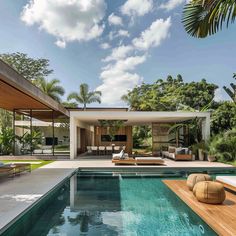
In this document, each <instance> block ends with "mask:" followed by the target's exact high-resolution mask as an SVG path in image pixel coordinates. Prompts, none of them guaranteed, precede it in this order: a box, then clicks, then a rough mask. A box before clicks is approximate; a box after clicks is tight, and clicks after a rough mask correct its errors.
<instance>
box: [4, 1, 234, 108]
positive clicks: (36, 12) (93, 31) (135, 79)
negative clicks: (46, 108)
mask: <svg viewBox="0 0 236 236" xmlns="http://www.w3.org/2000/svg"><path fill="white" fill-rule="evenodd" d="M185 3H186V0H17V1H15V0H0V53H13V52H22V53H27V54H28V55H29V56H30V57H34V58H47V59H49V60H50V67H51V68H52V69H53V70H54V73H53V75H51V76H50V78H57V79H60V81H61V84H62V85H63V87H64V88H65V90H66V94H65V97H64V99H66V96H67V95H68V94H69V93H70V92H73V91H78V90H79V85H80V84H81V83H87V84H88V85H89V87H90V88H91V90H99V91H101V92H102V104H101V106H124V105H125V104H124V102H122V101H121V99H120V98H121V96H122V95H123V94H125V93H127V90H130V89H132V88H133V87H135V86H136V85H139V84H141V83H142V82H145V83H153V82H155V81H156V80H157V79H160V78H162V79H165V78H166V77H167V76H168V75H172V76H173V77H175V76H176V75H177V74H181V75H182V77H183V79H184V81H185V82H191V81H200V80H201V79H203V78H205V79H206V80H207V81H208V82H212V83H215V84H217V85H218V86H219V89H218V90H217V92H216V98H215V99H216V100H222V99H228V96H227V94H226V93H225V92H224V90H223V89H222V87H223V86H224V85H229V84H230V83H231V82H233V79H232V75H233V73H234V72H236V68H235V55H236V43H235V38H236V30H235V25H230V27H229V28H228V29H224V30H223V31H221V32H219V33H217V34H215V35H213V36H210V37H208V38H205V39H196V38H193V37H191V36H189V35H188V34H187V33H186V32H185V30H184V28H183V25H182V23H181V16H182V9H183V6H184V4H185ZM50 78H49V79H50Z"/></svg>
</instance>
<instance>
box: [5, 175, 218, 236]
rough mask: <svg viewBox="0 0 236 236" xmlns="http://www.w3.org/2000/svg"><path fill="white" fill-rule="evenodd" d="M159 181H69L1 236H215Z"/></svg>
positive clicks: (84, 178) (94, 178)
mask: <svg viewBox="0 0 236 236" xmlns="http://www.w3.org/2000/svg"><path fill="white" fill-rule="evenodd" d="M161 180H162V179H161V178H156V177H151V178H150V177H149V178H144V177H134V176H133V177H125V176H122V178H121V176H111V175H101V174H100V175H99V174H93V175H91V174H90V175H84V174H80V175H79V176H78V177H77V176H73V177H72V178H71V179H70V181H67V182H66V183H65V184H64V185H63V186H62V187H61V188H60V189H58V190H57V192H55V193H54V194H53V195H52V196H50V197H49V198H48V199H47V200H45V201H44V202H43V203H41V206H39V207H37V209H35V208H34V209H33V210H32V211H31V212H30V213H28V214H26V216H25V217H24V218H23V219H22V220H21V222H18V224H16V225H15V226H14V227H13V229H12V230H11V231H8V232H7V234H5V235H7V236H10V235H14V236H17V235H20V236H21V235H26V236H38V235H39V236H44V235H49V236H52V235H58V236H59V235H60V236H64V235H66V236H74V235H86V236H90V235H92V236H97V235H98V236H100V235H101V236H104V235H109V236H110V235H111V236H113V235H135V236H136V235H141V236H149V235H158V236H159V235H186V236H188V235H199V236H200V235H207V236H208V235H209V236H210V235H216V234H215V233H214V232H213V231H212V230H211V229H210V228H209V227H208V226H207V225H206V224H205V223H204V222H203V221H202V220H201V219H200V218H199V217H198V216H196V215H195V213H193V212H192V211H191V209H190V208H188V207H187V206H186V205H185V204H184V203H183V202H182V201H181V200H180V199H178V198H177V197H176V196H175V195H174V194H173V193H172V192H171V191H170V190H169V189H168V188H167V187H166V186H165V185H164V184H163V183H162V181H161ZM29 219H30V220H29ZM29 222H30V223H29ZM5 235H4V236H5Z"/></svg>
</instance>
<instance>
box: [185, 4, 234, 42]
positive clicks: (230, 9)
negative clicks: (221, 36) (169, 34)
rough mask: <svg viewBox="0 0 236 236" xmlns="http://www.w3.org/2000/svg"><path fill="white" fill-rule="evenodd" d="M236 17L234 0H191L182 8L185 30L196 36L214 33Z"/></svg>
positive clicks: (232, 21)
mask: <svg viewBox="0 0 236 236" xmlns="http://www.w3.org/2000/svg"><path fill="white" fill-rule="evenodd" d="M235 17H236V1H235V0H191V1H190V2H189V3H187V4H186V5H185V7H184V10H183V19H182V22H183V24H184V27H185V30H186V31H187V33H188V34H190V35H191V36H194V37H198V38H205V37H207V36H208V35H212V34H215V33H216V32H218V31H219V30H221V29H222V28H223V26H224V25H226V27H228V26H229V24H231V23H234V21H235Z"/></svg>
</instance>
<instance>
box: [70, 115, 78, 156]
mask: <svg viewBox="0 0 236 236" xmlns="http://www.w3.org/2000/svg"><path fill="white" fill-rule="evenodd" d="M76 156H77V125H76V120H75V118H74V117H72V116H71V117H70V159H75V157H76Z"/></svg>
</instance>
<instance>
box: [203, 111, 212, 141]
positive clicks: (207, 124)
mask: <svg viewBox="0 0 236 236" xmlns="http://www.w3.org/2000/svg"><path fill="white" fill-rule="evenodd" d="M210 136H211V119H210V114H207V115H206V118H205V119H203V121H202V138H203V140H208V139H209V138H210Z"/></svg>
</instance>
